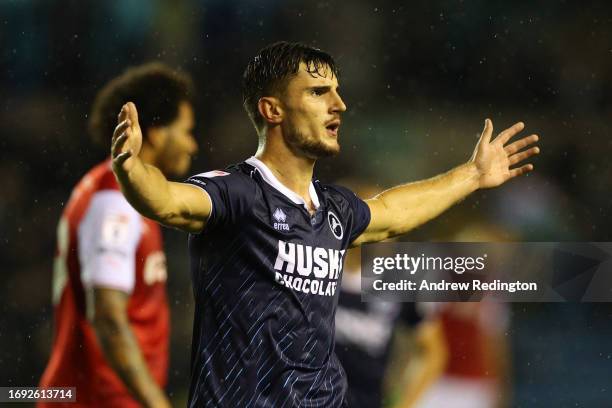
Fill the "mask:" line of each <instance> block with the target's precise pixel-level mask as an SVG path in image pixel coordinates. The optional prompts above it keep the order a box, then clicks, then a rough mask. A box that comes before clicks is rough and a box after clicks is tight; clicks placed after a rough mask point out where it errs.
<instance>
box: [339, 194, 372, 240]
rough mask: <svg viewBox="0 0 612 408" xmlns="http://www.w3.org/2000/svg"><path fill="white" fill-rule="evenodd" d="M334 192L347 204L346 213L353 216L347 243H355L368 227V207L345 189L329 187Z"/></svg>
mask: <svg viewBox="0 0 612 408" xmlns="http://www.w3.org/2000/svg"><path fill="white" fill-rule="evenodd" d="M330 187H331V188H332V189H334V190H335V191H336V192H338V193H340V195H341V196H342V198H343V199H344V200H346V202H347V203H348V211H349V212H350V213H351V214H352V216H353V223H352V226H351V231H350V239H349V243H351V242H353V241H355V240H356V239H357V238H358V237H359V236H360V235H361V234H362V233H363V231H365V229H366V228H367V227H368V225H370V217H371V215H370V207H368V205H367V204H366V203H365V201H363V200H362V199H361V198H359V197H357V195H356V194H355V193H353V192H352V191H351V190H349V189H348V188H346V187H342V186H338V185H333V186H330Z"/></svg>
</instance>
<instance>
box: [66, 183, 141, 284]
mask: <svg viewBox="0 0 612 408" xmlns="http://www.w3.org/2000/svg"><path fill="white" fill-rule="evenodd" d="M141 233H142V218H141V216H140V214H138V213H137V212H136V210H134V209H133V208H132V207H131V206H130V204H129V203H128V202H127V200H126V199H125V197H123V195H122V194H121V192H120V191H116V190H104V191H100V192H97V193H95V194H94V196H93V198H92V199H91V201H90V204H89V208H88V209H87V211H86V213H85V215H84V216H83V219H82V220H81V223H80V224H79V228H78V250H79V262H80V264H81V282H83V286H84V287H85V288H91V287H98V286H102V287H108V288H112V289H119V290H122V291H124V292H127V293H131V292H132V290H133V289H134V284H135V281H136V250H137V248H138V244H139V242H140V236H141Z"/></svg>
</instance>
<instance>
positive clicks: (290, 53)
mask: <svg viewBox="0 0 612 408" xmlns="http://www.w3.org/2000/svg"><path fill="white" fill-rule="evenodd" d="M301 62H303V63H304V64H306V67H307V70H308V72H309V73H311V74H313V75H315V74H316V75H324V73H325V70H327V69H330V70H331V72H332V74H333V75H335V76H336V77H339V76H340V71H339V69H338V67H337V66H336V63H335V61H334V58H333V57H332V56H331V55H329V54H328V53H326V52H325V51H321V50H320V49H318V48H314V47H311V46H308V45H305V44H302V43H296V42H286V41H280V42H277V43H274V44H271V45H268V46H267V47H265V48H263V49H261V50H260V51H259V53H258V54H257V55H256V56H255V58H253V59H252V60H251V62H249V64H248V65H247V67H246V69H245V70H244V74H243V75H242V95H243V101H244V108H245V109H246V111H247V113H248V114H249V117H250V118H251V121H252V122H253V124H254V125H255V128H256V129H257V130H258V131H259V130H260V129H261V128H262V127H263V125H264V119H263V118H262V117H261V115H260V114H259V110H258V108H257V104H258V103H259V99H260V98H261V97H263V96H266V95H278V94H280V93H281V92H282V91H283V89H284V87H285V86H286V84H287V82H288V80H289V79H291V78H292V77H293V76H294V75H296V74H297V73H298V71H299V69H300V63H301Z"/></svg>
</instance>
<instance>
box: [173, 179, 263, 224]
mask: <svg viewBox="0 0 612 408" xmlns="http://www.w3.org/2000/svg"><path fill="white" fill-rule="evenodd" d="M185 182H186V183H188V184H191V185H194V186H196V187H199V188H200V189H202V190H203V191H204V192H205V193H206V194H207V195H208V197H209V198H210V201H211V203H212V210H211V213H210V217H209V218H208V221H207V222H206V226H205V227H204V228H205V229H206V230H211V229H214V228H216V227H218V226H228V225H234V224H236V223H237V222H238V220H239V219H240V218H241V217H242V216H243V215H244V214H245V213H246V212H247V211H249V210H250V205H251V204H250V203H251V201H252V199H253V188H252V186H251V185H249V184H248V183H245V180H243V178H242V177H241V175H240V174H236V173H228V172H225V171H221V170H213V171H209V172H206V173H201V174H196V175H195V176H191V177H189V178H188V179H187V180H186V181H185Z"/></svg>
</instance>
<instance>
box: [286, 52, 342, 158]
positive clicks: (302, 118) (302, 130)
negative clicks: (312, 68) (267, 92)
mask: <svg viewBox="0 0 612 408" xmlns="http://www.w3.org/2000/svg"><path fill="white" fill-rule="evenodd" d="M321 71H322V72H321V74H322V75H317V74H310V73H308V72H307V71H306V65H305V64H304V63H301V64H300V70H299V71H298V73H297V75H296V76H295V77H294V78H292V79H291V80H290V81H289V83H288V84H287V88H286V89H285V92H284V94H283V95H282V96H281V100H282V102H283V108H284V111H285V116H284V117H283V121H282V123H281V126H282V130H283V136H284V138H285V142H286V143H287V145H288V146H289V147H290V148H291V149H292V150H293V151H294V152H295V153H297V154H300V155H304V156H306V157H309V158H312V159H317V158H320V157H327V156H334V155H336V154H338V153H339V152H340V144H339V143H338V134H339V130H340V114H341V113H342V112H344V111H346V105H345V104H344V102H343V101H342V98H341V97H340V95H339V94H338V88H339V87H338V79H337V78H336V76H334V75H332V72H331V70H330V69H322V70H321Z"/></svg>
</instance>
